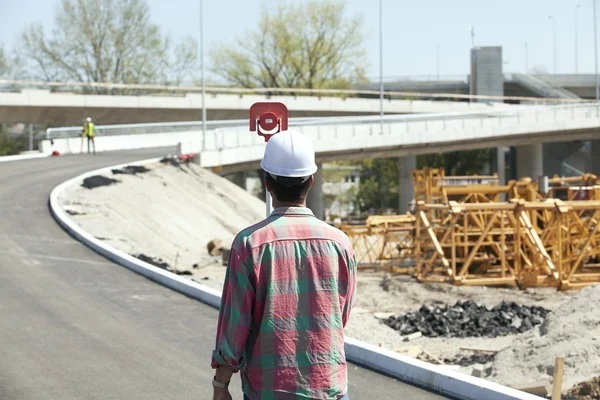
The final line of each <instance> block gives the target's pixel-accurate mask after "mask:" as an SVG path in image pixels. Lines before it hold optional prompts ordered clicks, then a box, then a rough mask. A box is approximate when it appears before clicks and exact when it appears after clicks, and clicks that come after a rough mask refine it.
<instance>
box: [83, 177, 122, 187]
mask: <svg viewBox="0 0 600 400" xmlns="http://www.w3.org/2000/svg"><path fill="white" fill-rule="evenodd" d="M119 182H121V181H118V180H116V179H111V178H107V177H106V176H102V175H94V176H90V177H89V178H85V179H84V180H83V183H82V184H81V186H82V187H84V188H86V189H95V188H97V187H101V186H109V185H113V184H115V183H119Z"/></svg>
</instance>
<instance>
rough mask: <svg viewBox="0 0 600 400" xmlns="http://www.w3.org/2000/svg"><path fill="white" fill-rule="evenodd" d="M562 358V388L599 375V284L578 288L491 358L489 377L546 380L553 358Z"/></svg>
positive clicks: (518, 381)
mask: <svg viewBox="0 0 600 400" xmlns="http://www.w3.org/2000/svg"><path fill="white" fill-rule="evenodd" d="M558 356H562V357H564V358H565V371H564V378H563V389H564V390H568V389H570V388H571V387H573V386H574V385H575V384H577V383H579V382H582V381H587V380H590V379H592V378H593V377H595V376H598V375H600V285H594V286H590V287H588V288H585V289H582V290H581V291H580V292H579V293H577V294H576V295H575V296H574V297H573V298H572V299H571V300H570V301H569V302H567V303H565V304H563V305H562V306H560V307H559V308H557V309H556V310H554V311H553V312H551V313H550V314H548V316H547V318H546V320H545V321H544V323H543V324H541V325H540V326H539V327H537V328H536V329H533V330H531V331H529V332H527V333H525V334H523V335H522V336H521V337H520V338H519V339H518V340H516V341H515V342H514V343H513V344H512V345H511V346H510V347H508V348H506V349H505V350H503V351H501V352H499V353H498V354H497V355H496V357H495V360H494V364H493V367H492V371H491V375H490V376H489V378H490V379H491V380H494V381H497V382H499V383H503V384H510V385H527V384H537V383H542V382H547V383H550V382H551V381H552V375H553V372H554V360H555V358H556V357H558Z"/></svg>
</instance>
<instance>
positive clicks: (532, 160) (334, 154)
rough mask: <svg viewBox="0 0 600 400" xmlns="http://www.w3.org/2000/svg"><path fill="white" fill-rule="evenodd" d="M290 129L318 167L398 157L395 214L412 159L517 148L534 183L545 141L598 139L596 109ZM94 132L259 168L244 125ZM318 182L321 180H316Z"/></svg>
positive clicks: (63, 137)
mask: <svg viewBox="0 0 600 400" xmlns="http://www.w3.org/2000/svg"><path fill="white" fill-rule="evenodd" d="M234 125H235V124H234ZM290 126H291V127H293V128H295V129H297V130H300V131H302V132H303V133H305V134H306V135H308V136H309V137H311V139H312V140H313V141H314V143H315V150H316V152H317V162H318V163H323V162H326V161H335V160H351V159H364V158H378V157H399V158H400V160H401V162H400V209H401V210H402V211H403V210H406V209H407V208H408V204H409V202H410V200H411V199H412V198H413V194H412V183H411V180H410V170H411V169H412V168H414V166H415V162H416V161H415V156H416V155H418V154H431V153H441V152H447V151H458V150H470V149H477V148H490V147H499V146H516V148H517V154H516V159H517V162H516V164H517V165H516V169H517V175H518V176H520V177H522V176H529V177H533V178H536V177H538V176H541V175H543V174H544V150H543V144H544V143H556V142H573V141H588V140H589V141H597V140H599V139H600V103H572V104H563V105H555V106H513V107H510V108H508V109H504V110H501V111H485V112H472V113H443V114H428V115H397V116H386V117H383V118H380V117H372V116H367V117H338V118H326V119H301V120H292V121H290ZM73 129H78V128H60V129H49V130H48V132H47V134H48V137H49V138H54V139H52V140H50V139H46V140H44V141H42V143H41V144H40V147H41V149H42V151H44V152H50V151H52V149H57V150H59V151H60V152H61V153H77V152H79V148H80V139H79V138H78V137H68V136H69V135H70V134H69V132H71V133H75V134H76V131H73ZM98 129H99V131H100V132H101V133H102V132H103V131H104V132H106V133H107V135H106V136H104V137H102V136H101V135H100V136H99V137H98V139H97V143H96V144H97V147H98V150H100V151H110V150H120V149H134V148H144V147H161V146H169V145H178V146H179V148H180V151H181V152H183V153H197V154H199V157H198V162H199V163H200V165H201V166H203V167H207V168H213V169H215V170H218V171H220V172H221V173H233V172H240V171H246V170H252V169H258V168H259V167H258V162H259V160H260V159H261V158H262V155H263V151H264V142H263V140H262V138H260V137H258V136H256V135H255V134H254V133H251V132H249V130H248V127H247V125H246V123H244V124H243V125H239V126H229V127H227V126H225V127H218V128H214V129H211V130H208V131H207V132H206V134H205V135H203V133H202V129H201V127H200V126H199V125H196V126H195V127H194V126H193V124H192V125H190V126H188V127H186V128H185V129H184V127H178V126H177V125H173V126H169V124H158V125H157V124H149V125H133V126H113V127H109V128H103V127H101V126H100V127H99V128H98ZM141 132H143V133H141ZM110 133H117V134H110ZM597 143H598V142H597ZM592 147H593V148H592V160H593V165H592V172H594V173H596V172H600V171H598V169H600V146H597V145H596V146H594V145H593V146H592ZM499 161H500V160H499ZM502 163H503V160H502ZM499 170H500V171H502V170H503V168H502V167H500V168H499ZM500 171H499V172H500ZM551 173H552V174H553V173H560V172H559V171H556V172H551ZM317 178H318V179H317V182H320V180H321V178H320V177H317ZM500 178H501V180H504V177H502V176H501V177H500ZM312 193H313V195H314V196H315V197H314V199H312V201H313V203H312V206H313V209H314V210H317V211H316V213H317V214H319V213H322V196H321V195H320V192H319V190H318V189H317V190H313V191H312Z"/></svg>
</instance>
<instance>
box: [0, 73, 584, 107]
mask: <svg viewBox="0 0 600 400" xmlns="http://www.w3.org/2000/svg"><path fill="white" fill-rule="evenodd" d="M26 88H34V89H49V90H51V91H55V92H68V93H74V94H86V95H129V96H142V95H144V96H181V95H185V94H187V93H200V92H201V90H202V87H200V86H169V85H154V84H122V83H97V82H46V81H22V80H21V81H18V80H6V79H0V92H2V91H4V92H15V91H20V90H22V89H26ZM205 91H206V93H207V94H209V95H219V94H236V95H240V96H243V95H250V94H254V95H256V94H259V95H265V96H267V97H269V96H283V95H285V96H313V97H342V98H350V97H360V98H379V95H380V92H379V91H378V90H356V89H303V88H233V87H214V86H213V87H205ZM384 96H385V99H386V100H392V99H401V100H435V101H464V102H471V101H475V102H482V103H485V102H491V103H494V102H495V103H501V102H513V103H515V102H516V103H527V104H557V103H565V102H580V101H585V100H582V99H565V98H539V97H521V96H487V95H469V94H459V93H417V92H403V91H388V90H386V91H385V93H384Z"/></svg>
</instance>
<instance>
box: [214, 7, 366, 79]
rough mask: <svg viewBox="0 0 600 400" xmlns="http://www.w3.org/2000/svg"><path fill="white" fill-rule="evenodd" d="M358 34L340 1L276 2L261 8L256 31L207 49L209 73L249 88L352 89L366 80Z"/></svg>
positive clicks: (358, 25) (359, 22)
mask: <svg viewBox="0 0 600 400" xmlns="http://www.w3.org/2000/svg"><path fill="white" fill-rule="evenodd" d="M362 30H363V19H362V18H361V17H360V16H355V17H348V16H347V10H346V5H345V3H344V2H343V1H341V2H340V1H330V0H326V1H315V0H311V1H307V2H297V3H296V2H295V3H289V2H286V3H285V4H282V3H280V4H278V5H277V7H276V8H275V10H274V11H270V10H267V9H266V8H263V10H262V13H261V16H260V19H259V21H258V24H257V27H256V29H255V30H253V31H247V32H246V33H245V34H244V35H243V37H240V38H237V40H236V42H235V43H233V44H231V43H224V44H221V45H219V46H217V47H215V48H213V49H211V51H210V58H211V60H212V65H213V67H212V71H213V72H214V73H215V74H217V75H219V76H221V77H223V78H224V79H225V80H226V81H227V82H228V83H230V84H233V85H239V86H242V87H248V88H252V87H265V88H288V87H289V88H309V89H319V88H350V87H351V86H352V84H353V83H355V82H358V81H360V80H362V79H364V74H365V66H366V51H365V47H364V42H363V39H364V35H363V32H362Z"/></svg>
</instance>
